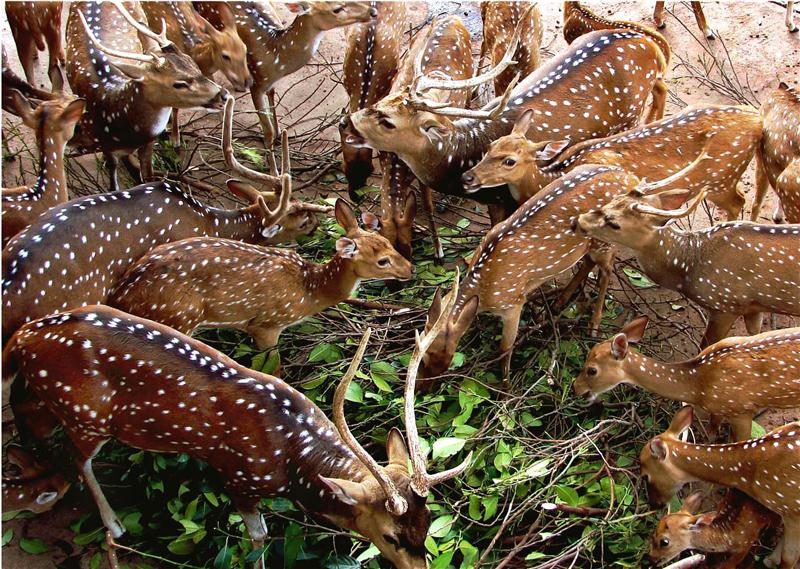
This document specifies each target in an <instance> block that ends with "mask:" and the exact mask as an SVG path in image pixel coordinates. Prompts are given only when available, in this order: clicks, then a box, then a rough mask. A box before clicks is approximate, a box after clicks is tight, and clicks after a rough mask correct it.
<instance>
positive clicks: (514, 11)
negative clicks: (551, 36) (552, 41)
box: [478, 1, 543, 95]
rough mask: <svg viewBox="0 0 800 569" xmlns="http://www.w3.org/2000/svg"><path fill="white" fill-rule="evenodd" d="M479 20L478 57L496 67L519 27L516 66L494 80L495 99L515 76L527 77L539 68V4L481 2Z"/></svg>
mask: <svg viewBox="0 0 800 569" xmlns="http://www.w3.org/2000/svg"><path fill="white" fill-rule="evenodd" d="M481 20H483V41H482V42H481V55H480V58H479V59H478V61H479V62H483V59H484V56H486V55H488V56H489V61H490V63H491V65H492V66H497V65H498V64H499V63H500V61H501V60H502V59H503V55H504V54H505V53H506V51H508V44H509V42H510V41H511V39H512V37H513V36H514V31H515V30H516V29H517V27H518V26H520V25H521V27H522V30H521V32H522V33H521V34H520V36H519V45H518V47H517V50H516V52H514V54H513V59H514V61H515V63H514V64H513V65H510V66H508V67H507V68H506V69H505V70H504V71H503V72H502V73H501V74H500V75H498V76H497V77H496V78H495V80H494V92H495V94H496V95H499V94H500V93H503V92H505V90H506V89H507V88H508V86H509V85H510V84H511V81H513V80H514V76H515V75H516V74H517V73H519V74H520V76H522V77H527V76H528V75H530V74H531V73H533V72H534V71H535V70H536V69H537V68H538V67H539V65H540V64H541V57H540V56H539V47H540V46H541V44H542V34H543V29H542V13H541V11H540V10H539V5H538V4H535V3H534V4H532V3H529V2H495V1H491V2H481Z"/></svg>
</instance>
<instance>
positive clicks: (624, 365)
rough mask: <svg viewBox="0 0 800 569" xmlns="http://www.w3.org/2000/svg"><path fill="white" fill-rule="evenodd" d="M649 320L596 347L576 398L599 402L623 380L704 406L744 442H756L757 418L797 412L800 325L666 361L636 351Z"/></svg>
mask: <svg viewBox="0 0 800 569" xmlns="http://www.w3.org/2000/svg"><path fill="white" fill-rule="evenodd" d="M647 323H648V318H647V316H640V317H638V318H635V319H634V320H632V321H631V322H629V323H628V324H626V325H625V326H624V327H623V328H622V330H620V332H619V333H617V334H616V335H614V336H613V337H612V338H611V339H609V340H606V341H605V342H601V343H599V344H597V345H596V346H594V347H593V348H592V350H591V352H589V355H588V357H587V358H586V362H585V364H584V366H583V370H582V371H581V373H580V375H578V377H577V379H576V380H575V385H574V388H575V393H576V394H577V395H579V396H585V397H588V398H589V399H591V400H595V399H596V398H597V397H598V396H599V395H600V394H601V393H605V392H606V391H609V390H611V389H613V388H614V387H616V386H617V385H619V384H620V383H628V384H630V385H637V386H639V387H642V388H644V389H646V390H647V391H650V392H651V393H655V394H657V395H660V396H661V397H665V398H667V399H673V400H678V401H683V402H685V403H688V404H689V405H692V406H694V407H699V408H701V409H704V410H705V411H707V412H708V413H710V414H711V418H712V423H713V424H714V425H718V424H719V421H720V420H722V419H724V420H726V421H727V422H728V423H730V424H731V426H732V427H733V435H734V439H735V440H740V441H741V440H744V439H749V438H750V432H751V425H752V422H753V417H754V416H755V414H756V413H758V412H760V411H761V410H763V409H768V408H773V409H790V408H794V407H797V402H798V401H800V382H798V377H799V376H798V373H797V372H796V371H794V370H797V369H800V328H789V329H785V330H775V331H772V332H765V333H763V334H758V335H756V336H746V337H738V338H726V339H724V340H720V341H719V342H717V343H716V344H712V345H711V346H709V347H707V348H706V349H705V350H703V351H702V352H700V353H699V354H698V355H697V356H695V357H693V358H691V359H689V360H686V361H682V362H661V361H657V360H655V359H653V358H649V357H647V356H644V355H642V354H640V353H639V352H637V351H636V350H634V349H632V348H631V347H630V346H631V344H638V343H639V342H640V341H641V339H642V336H643V335H644V332H645V329H646V327H647ZM713 430H716V429H713Z"/></svg>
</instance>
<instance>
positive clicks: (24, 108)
mask: <svg viewBox="0 0 800 569" xmlns="http://www.w3.org/2000/svg"><path fill="white" fill-rule="evenodd" d="M9 91H10V93H11V102H12V104H13V106H14V110H15V111H17V114H18V115H19V117H20V118H21V119H22V122H23V123H25V126H27V127H30V128H36V119H35V118H34V116H33V113H34V108H33V105H32V104H31V102H30V101H29V100H28V98H27V97H26V96H25V95H23V94H22V93H20V92H19V91H17V90H16V89H9Z"/></svg>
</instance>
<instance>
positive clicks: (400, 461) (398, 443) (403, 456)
mask: <svg viewBox="0 0 800 569" xmlns="http://www.w3.org/2000/svg"><path fill="white" fill-rule="evenodd" d="M386 455H387V456H388V457H389V464H396V465H398V466H402V467H403V468H406V467H407V466H408V448H407V447H406V441H405V440H403V435H402V434H401V433H400V431H399V430H398V429H397V428H396V427H392V430H391V431H389V436H388V437H387V438H386Z"/></svg>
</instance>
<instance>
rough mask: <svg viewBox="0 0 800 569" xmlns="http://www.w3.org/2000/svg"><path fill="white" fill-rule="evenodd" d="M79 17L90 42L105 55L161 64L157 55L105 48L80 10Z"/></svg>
mask: <svg viewBox="0 0 800 569" xmlns="http://www.w3.org/2000/svg"><path fill="white" fill-rule="evenodd" d="M78 16H79V17H80V20H81V23H82V24H83V29H84V30H86V35H88V36H89V41H91V42H92V44H93V45H94V46H95V47H96V48H97V49H99V50H100V51H102V52H104V53H107V54H108V55H111V56H114V57H120V58H122V59H132V60H134V61H142V62H144V63H159V62H160V61H161V60H160V59H159V58H158V57H156V56H155V55H152V54H149V53H136V52H133V51H119V50H116V49H112V48H110V47H106V46H104V45H103V44H102V43H100V40H99V39H97V38H96V37H95V35H94V33H92V30H91V28H90V27H89V24H87V23H86V17H85V16H84V15H83V12H81V11H80V10H78Z"/></svg>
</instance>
